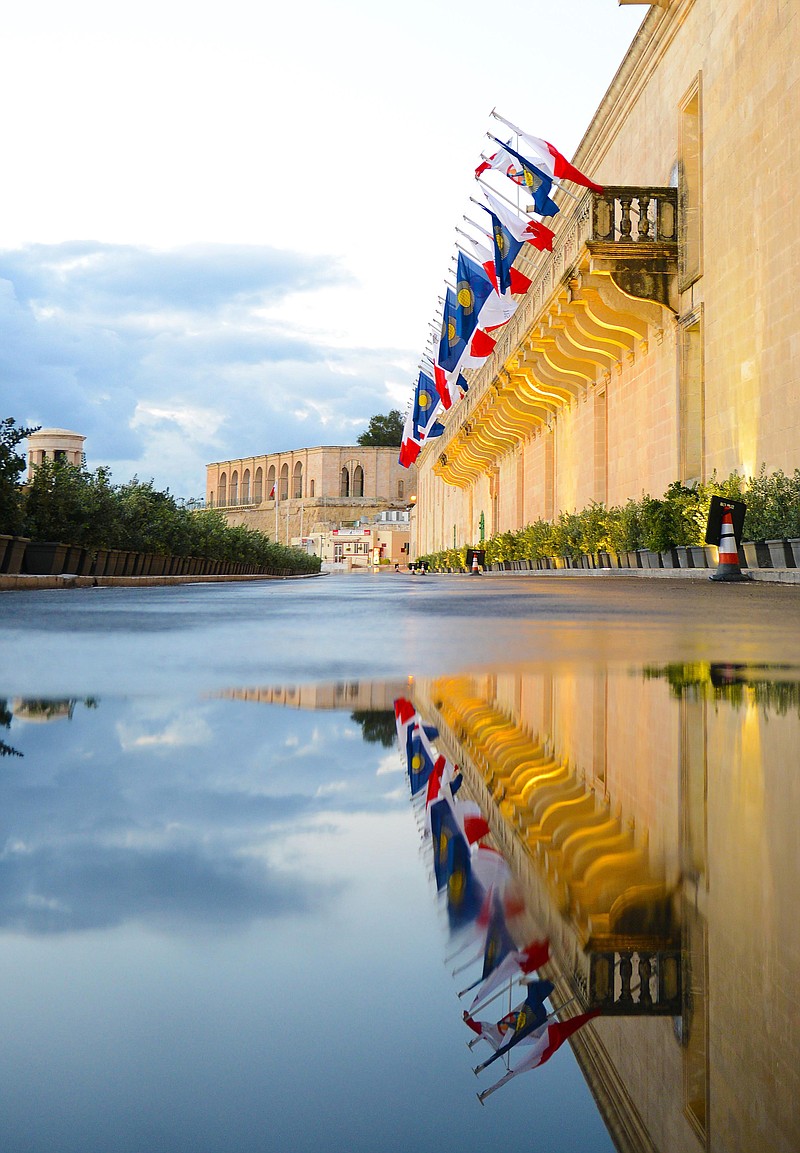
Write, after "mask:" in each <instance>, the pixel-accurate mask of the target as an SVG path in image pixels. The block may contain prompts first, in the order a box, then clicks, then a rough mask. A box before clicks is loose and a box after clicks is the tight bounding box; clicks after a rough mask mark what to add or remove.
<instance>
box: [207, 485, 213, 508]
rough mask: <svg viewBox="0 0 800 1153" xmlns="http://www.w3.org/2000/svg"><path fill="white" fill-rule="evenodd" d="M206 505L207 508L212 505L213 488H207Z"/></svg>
mask: <svg viewBox="0 0 800 1153" xmlns="http://www.w3.org/2000/svg"><path fill="white" fill-rule="evenodd" d="M208 507H209V508H213V507H214V490H213V488H211V489H209V490H208Z"/></svg>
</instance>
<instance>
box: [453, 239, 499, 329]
mask: <svg viewBox="0 0 800 1153" xmlns="http://www.w3.org/2000/svg"><path fill="white" fill-rule="evenodd" d="M493 292H494V285H493V284H492V282H491V280H490V279H489V277H488V275H487V272H486V269H485V268H482V267H481V266H480V264H478V263H476V261H474V260H470V258H469V257H468V256H467V255H465V253H463V252H459V254H458V262H457V264H456V318H455V319H456V334H457V335H458V337H459V339H461V340H463V341H464V343H465V344H468V343H469V339H470V337H471V336H472V334H473V333H474V332H475V329H476V328H477V327H478V317H479V316H480V312H481V309H482V308H483V306H484V304H485V303H486V301H487V300H488V299H489V297H490V296H491V295H492V293H493Z"/></svg>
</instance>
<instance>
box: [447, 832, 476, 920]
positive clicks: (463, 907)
mask: <svg viewBox="0 0 800 1153" xmlns="http://www.w3.org/2000/svg"><path fill="white" fill-rule="evenodd" d="M484 897H485V893H484V890H483V886H482V885H481V883H480V882H479V881H478V879H477V877H476V876H475V874H474V872H473V870H472V853H471V851H470V847H469V845H468V844H467V841H466V838H465V837H464V836H463V834H462V833H461V832H460V831H459V834H458V836H457V837H451V838H450V841H449V844H448V846H447V920H448V922H449V924H450V928H451V930H452V931H453V932H454V933H455V932H457V931H458V930H459V929H463V928H464V926H465V925H468V924H469V923H470V922H471V921H474V920H475V919H476V917H477V916H478V914H479V913H480V911H481V906H482V905H483V900H484Z"/></svg>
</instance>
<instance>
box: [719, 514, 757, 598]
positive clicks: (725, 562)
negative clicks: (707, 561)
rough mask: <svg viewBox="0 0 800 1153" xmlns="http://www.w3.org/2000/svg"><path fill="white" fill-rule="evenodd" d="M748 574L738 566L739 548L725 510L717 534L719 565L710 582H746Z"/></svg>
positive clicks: (731, 523) (731, 522) (730, 519)
mask: <svg viewBox="0 0 800 1153" xmlns="http://www.w3.org/2000/svg"><path fill="white" fill-rule="evenodd" d="M750 579H751V577H750V574H749V573H743V572H742V570H741V566H740V565H739V548H738V545H737V544H736V534H735V533H734V531H733V518H732V517H731V514H730V512H729V511H728V510H727V509H726V511H725V512H723V514H722V528H721V529H720V534H719V564H718V566H717V571H716V572H715V573H712V574H711V576H710V577H709V580H712V581H747V580H750Z"/></svg>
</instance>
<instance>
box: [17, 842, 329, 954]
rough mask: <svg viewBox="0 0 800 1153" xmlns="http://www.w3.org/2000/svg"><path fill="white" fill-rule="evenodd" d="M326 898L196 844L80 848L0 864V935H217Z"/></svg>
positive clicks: (261, 866)
mask: <svg viewBox="0 0 800 1153" xmlns="http://www.w3.org/2000/svg"><path fill="white" fill-rule="evenodd" d="M329 896H330V886H329V885H328V886H323V885H317V884H314V885H312V884H310V883H309V882H307V881H305V880H304V879H302V878H301V877H299V876H296V875H295V876H292V875H290V874H288V873H285V872H282V871H281V870H279V869H276V868H274V867H269V866H268V865H267V864H266V863H265V862H264V861H263V860H260V859H258V858H256V857H252V856H249V855H245V854H243V853H230V852H225V851H224V850H223V851H215V850H214V849H213V848H208V847H206V846H204V845H200V844H189V845H172V846H166V847H164V848H161V849H150V850H145V849H142V848H140V847H139V848H131V847H126V846H120V845H101V844H97V843H92V842H89V841H84V842H82V843H79V844H70V845H46V846H42V847H40V848H37V849H35V850H33V851H29V852H26V853H24V854H19V853H14V852H7V853H5V854H4V855H3V857H2V858H0V925H2V926H3V927H4V928H6V929H14V930H18V931H22V932H26V933H57V932H65V931H73V932H74V931H76V930H86V929H107V928H111V927H113V926H116V925H120V924H122V923H124V922H127V921H139V922H143V923H146V924H149V925H151V926H156V927H160V928H173V929H176V928H177V929H179V930H180V929H183V930H186V929H189V928H191V927H193V926H198V925H202V926H204V927H205V928H221V927H226V926H231V925H236V924H242V923H247V922H250V921H253V920H258V919H261V918H264V917H276V916H283V915H286V914H291V913H298V912H299V913H307V912H309V911H311V910H313V909H314V908H315V907H316V906H317V905H318V904H319V902H320V901H322V900H327V899H328V898H329Z"/></svg>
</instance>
